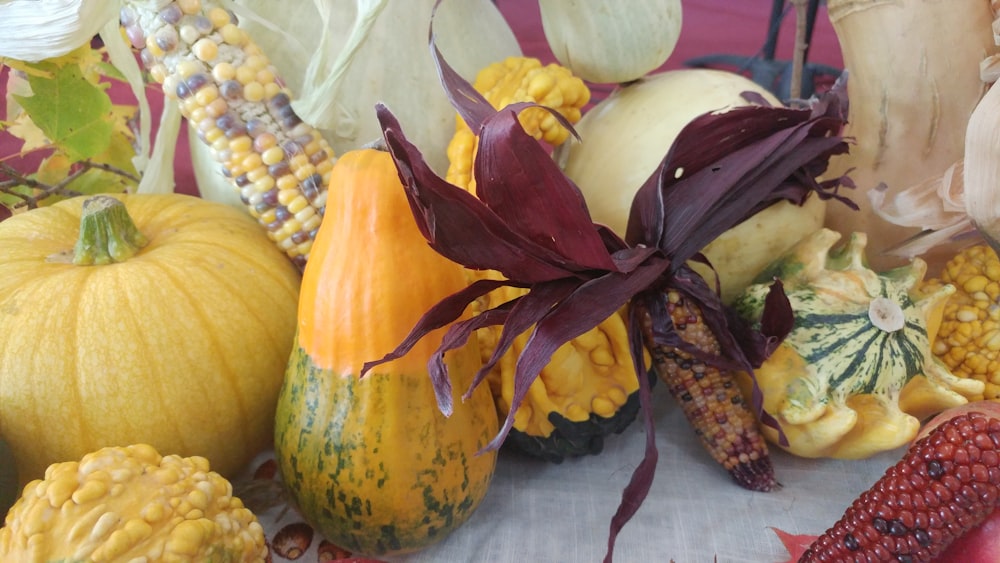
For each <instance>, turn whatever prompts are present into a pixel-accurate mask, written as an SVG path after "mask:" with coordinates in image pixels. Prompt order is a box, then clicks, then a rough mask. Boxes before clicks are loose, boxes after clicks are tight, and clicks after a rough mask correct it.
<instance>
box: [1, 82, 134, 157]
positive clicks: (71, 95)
mask: <svg viewBox="0 0 1000 563" xmlns="http://www.w3.org/2000/svg"><path fill="white" fill-rule="evenodd" d="M39 66H41V67H43V68H44V69H45V70H47V71H48V73H49V74H48V76H29V77H28V81H29V82H30V84H31V90H32V92H33V95H31V96H14V98H15V99H16V100H17V102H18V103H20V104H21V107H23V108H24V111H25V112H27V113H28V115H29V116H30V117H31V120H32V121H33V122H34V123H35V125H37V126H38V128H39V129H41V130H42V131H43V132H44V133H45V135H46V136H47V137H48V138H49V140H50V141H52V143H53V144H55V145H56V146H58V147H60V148H62V149H63V150H64V151H66V154H67V155H69V157H70V158H71V159H73V160H77V161H78V160H86V159H88V158H91V157H93V156H95V155H98V154H100V153H102V152H104V151H105V150H107V148H108V145H109V144H110V142H111V133H112V131H113V129H114V124H113V121H112V119H111V113H110V112H111V98H109V97H108V94H107V92H105V91H104V90H103V89H101V87H100V86H97V85H94V84H92V83H91V82H89V81H88V80H87V79H86V78H84V76H83V73H82V72H81V71H80V67H79V66H77V65H65V66H57V65H53V64H47V63H43V64H42V65H39Z"/></svg>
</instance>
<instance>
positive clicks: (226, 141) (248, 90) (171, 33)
mask: <svg viewBox="0 0 1000 563" xmlns="http://www.w3.org/2000/svg"><path fill="white" fill-rule="evenodd" d="M152 4H153V3H150V2H127V3H126V5H125V6H124V7H123V8H122V10H121V17H120V20H121V24H122V26H123V29H124V32H125V35H126V36H127V37H128V39H129V41H130V42H131V44H132V46H133V47H134V48H135V49H136V50H138V51H139V56H140V59H141V60H142V63H143V65H144V66H145V67H146V69H147V70H148V72H149V76H150V78H151V79H152V80H153V81H155V82H158V83H160V84H162V86H163V92H164V95H165V96H166V97H167V98H168V99H169V100H173V101H176V103H178V104H179V107H180V110H181V113H182V115H184V117H185V118H187V120H188V123H189V125H190V126H191V127H194V129H195V131H196V132H197V134H198V138H199V139H201V141H202V142H204V143H205V144H207V145H209V146H210V147H211V148H212V151H213V154H214V155H215V158H216V160H218V161H219V163H220V164H221V165H222V173H223V174H224V175H225V176H226V177H227V178H228V179H229V180H230V181H231V182H232V183H233V185H234V186H235V187H236V188H237V189H238V190H239V193H240V197H241V199H242V201H243V203H244V204H245V205H246V206H247V209H248V210H249V212H250V214H251V215H253V216H254V217H255V218H256V219H257V220H258V221H259V222H260V223H261V225H263V226H264V227H265V228H266V229H267V232H268V235H269V236H270V238H271V239H272V240H274V241H275V242H276V243H277V244H278V246H279V247H280V248H281V249H282V250H283V251H284V252H285V253H286V254H287V255H288V256H289V257H290V258H291V259H292V260H293V261H294V262H295V263H296V264H297V265H298V266H299V267H302V266H304V264H305V262H306V260H307V259H308V256H309V251H310V249H311V248H312V241H313V238H314V237H315V234H316V230H317V229H318V228H319V224H320V221H321V220H322V216H323V212H324V210H325V205H326V185H327V181H328V180H329V174H330V169H331V168H332V167H333V163H334V161H335V158H334V153H333V150H332V149H331V148H330V146H329V144H328V143H327V142H326V140H325V139H323V137H322V136H321V135H320V133H319V131H317V130H316V129H315V128H313V127H312V126H310V125H309V124H307V123H305V122H303V121H302V119H301V118H299V116H298V115H297V114H296V113H295V110H294V109H293V108H292V106H291V98H290V96H289V92H288V90H287V88H286V87H285V85H284V84H283V83H282V81H281V80H280V78H279V76H278V74H277V72H276V71H275V68H274V67H273V65H271V63H270V61H269V59H268V58H267V56H266V55H265V54H264V53H263V52H262V51H261V49H260V48H259V47H258V46H257V45H256V44H255V43H254V42H253V41H251V39H250V38H249V37H248V35H247V33H246V32H245V31H244V30H243V29H241V28H240V27H239V26H238V22H237V18H236V16H235V15H234V14H233V13H232V12H230V11H228V10H225V9H223V8H221V7H220V6H218V5H215V4H214V3H212V2H210V1H207V0H206V1H202V0H176V1H173V2H167V3H165V4H164V3H163V2H160V3H158V4H157V6H159V8H158V9H156V8H152V7H151V5H152Z"/></svg>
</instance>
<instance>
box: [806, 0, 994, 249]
mask: <svg viewBox="0 0 1000 563" xmlns="http://www.w3.org/2000/svg"><path fill="white" fill-rule="evenodd" d="M990 4H991V3H990V2H989V1H988V0H897V1H895V2H885V1H882V0H829V1H828V3H827V8H828V10H829V14H830V20H831V22H832V23H833V28H834V31H835V32H836V35H837V39H838V41H839V43H840V46H841V51H842V54H843V60H844V68H845V70H847V72H848V74H849V78H848V81H847V93H848V98H849V99H850V106H849V113H848V117H847V126H846V128H845V131H844V135H845V136H847V137H853V138H854V139H855V141H856V142H855V144H854V145H852V146H851V150H850V152H849V153H847V154H843V155H836V156H834V157H832V158H831V159H830V166H829V169H828V170H827V174H826V175H827V177H830V178H834V177H837V176H839V175H841V174H844V173H849V175H850V177H851V179H852V180H853V181H854V184H855V185H856V186H857V188H856V189H855V190H852V191H850V192H849V193H848V195H849V196H850V197H851V199H852V200H853V201H854V202H855V203H857V204H858V205H859V206H860V210H859V211H853V210H851V209H848V208H846V207H845V206H841V205H830V206H829V208H828V210H827V217H826V222H825V225H826V226H827V227H829V228H831V229H833V230H835V231H839V232H841V233H844V234H846V233H851V232H864V233H866V234H867V235H868V240H869V241H870V242H869V249H868V250H869V252H868V258H869V260H870V261H871V264H872V266H873V267H875V268H876V269H880V268H885V267H890V266H898V265H901V264H903V263H905V259H903V258H901V257H898V256H889V255H886V254H884V253H883V252H882V251H883V250H885V249H888V248H890V247H892V246H894V245H896V244H899V243H901V242H902V241H903V240H905V239H906V238H907V237H909V236H911V235H913V234H916V233H917V232H918V231H919V230H920V226H913V227H910V228H905V227H901V226H899V225H895V224H892V223H890V222H889V221H886V220H885V219H882V218H881V217H879V216H878V215H877V214H876V213H875V212H874V211H873V210H872V202H871V201H870V200H869V196H868V194H869V192H871V191H872V190H874V189H875V188H876V187H878V186H879V184H882V183H884V184H885V186H886V191H885V193H884V194H883V195H884V197H885V198H886V199H891V198H893V196H895V195H896V194H898V193H899V192H901V191H903V190H905V189H906V188H909V187H911V186H914V185H916V184H920V183H922V182H924V181H927V180H930V179H932V178H936V177H939V176H941V175H942V174H943V173H944V172H945V170H947V169H948V168H949V167H950V166H952V165H953V164H954V163H955V162H956V161H960V160H961V159H962V155H963V152H964V146H965V134H966V125H967V123H968V121H969V117H970V116H971V114H972V111H973V110H974V109H975V107H976V105H977V104H978V102H979V100H980V98H982V96H983V94H984V93H985V91H986V85H985V84H984V83H983V81H982V79H981V78H980V63H981V61H983V59H985V58H986V57H987V55H989V54H991V53H995V52H996V50H997V48H996V45H995V44H994V41H993V32H992V24H993V11H992V10H991V9H990ZM922 226H925V225H922ZM924 258H928V257H926V256H925V257H924ZM942 262H943V261H942Z"/></svg>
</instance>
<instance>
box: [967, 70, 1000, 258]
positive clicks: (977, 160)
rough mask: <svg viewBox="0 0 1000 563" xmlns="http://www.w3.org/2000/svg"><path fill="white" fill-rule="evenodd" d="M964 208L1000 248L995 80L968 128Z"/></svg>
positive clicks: (999, 105)
mask: <svg viewBox="0 0 1000 563" xmlns="http://www.w3.org/2000/svg"><path fill="white" fill-rule="evenodd" d="M963 164H964V168H965V209H966V213H967V214H968V216H969V219H970V221H971V223H972V225H973V226H975V227H976V228H977V229H978V230H979V232H980V233H981V234H982V235H983V237H984V238H985V239H986V240H987V241H988V242H989V243H990V245H991V246H992V247H993V248H994V250H996V249H997V248H1000V246H998V241H1000V189H998V188H997V186H998V182H1000V86H998V85H997V83H994V84H993V86H991V87H990V89H989V91H988V92H987V93H986V96H984V97H983V100H982V101H981V102H980V103H979V106H977V107H976V111H975V112H973V114H972V117H971V118H970V119H969V126H968V129H967V131H966V150H965V158H964V161H963Z"/></svg>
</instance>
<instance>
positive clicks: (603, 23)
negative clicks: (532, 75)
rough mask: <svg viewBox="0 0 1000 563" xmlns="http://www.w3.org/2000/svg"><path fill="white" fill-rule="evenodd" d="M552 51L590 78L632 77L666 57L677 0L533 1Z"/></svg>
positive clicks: (674, 32)
mask: <svg viewBox="0 0 1000 563" xmlns="http://www.w3.org/2000/svg"><path fill="white" fill-rule="evenodd" d="M538 7H539V9H540V11H541V15H542V30H543V31H544V33H545V39H546V41H548V44H549V47H550V48H551V49H552V54H553V55H555V57H556V60H558V61H559V62H560V63H561V64H562V65H563V66H565V67H567V68H569V69H570V70H571V71H573V74H575V75H576V76H579V77H580V78H583V79H584V80H587V81H589V82H596V83H605V84H613V83H621V82H631V81H633V80H637V79H639V78H641V77H643V76H645V75H646V74H648V73H650V72H653V71H654V70H656V69H657V68H659V67H660V65H662V64H663V63H665V62H666V61H667V59H668V58H669V57H670V54H671V53H673V52H674V47H675V46H677V40H678V39H679V38H680V34H681V22H682V17H681V14H682V10H681V0H629V1H628V2H621V1H620V0H575V1H570V2H567V1H566V0H539V1H538Z"/></svg>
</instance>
